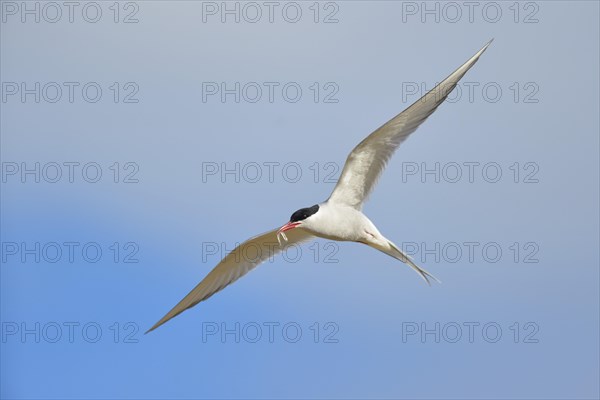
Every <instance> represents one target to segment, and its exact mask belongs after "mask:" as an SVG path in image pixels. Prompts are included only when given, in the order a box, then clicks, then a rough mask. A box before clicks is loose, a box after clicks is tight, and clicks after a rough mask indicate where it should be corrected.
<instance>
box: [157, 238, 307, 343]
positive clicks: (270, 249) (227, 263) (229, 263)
mask: <svg viewBox="0 0 600 400" xmlns="http://www.w3.org/2000/svg"><path fill="white" fill-rule="evenodd" d="M286 236H287V241H285V242H283V245H280V244H279V243H278V241H277V229H275V230H272V231H270V232H267V233H263V234H262V235H258V236H255V237H253V238H251V239H248V240H247V241H245V242H244V243H242V244H240V245H239V246H237V247H236V248H235V249H233V250H232V251H231V253H229V254H227V255H226V256H225V258H223V259H222V260H221V262H220V263H219V264H217V266H216V267H214V268H213V270H212V271H210V272H209V273H208V275H206V277H205V278H204V279H203V280H202V282H200V283H199V284H198V285H197V286H196V287H195V288H194V289H193V290H192V291H191V292H190V293H188V295H187V296H185V297H184V298H183V299H182V300H181V301H180V302H179V303H177V305H176V306H175V307H173V309H172V310H171V311H169V312H168V313H167V315H165V316H164V317H162V318H161V319H160V321H158V322H157V323H156V324H154V326H153V327H152V328H150V329H148V331H147V332H146V333H148V332H150V331H153V330H154V329H156V328H158V327H159V326H161V325H162V324H164V323H165V322H167V321H168V320H170V319H171V318H173V317H176V316H177V315H179V314H181V313H182V312H184V311H185V310H187V309H188V308H191V307H194V306H195V305H196V304H198V303H200V302H201V301H203V300H206V299H208V298H209V297H210V296H212V295H213V294H215V293H217V292H218V291H220V290H221V289H223V288H224V287H225V286H227V285H230V284H232V283H233V282H235V281H236V280H237V279H239V278H240V277H242V276H244V275H246V274H247V273H248V271H250V270H251V269H253V268H255V267H256V266H258V265H259V264H260V263H262V262H263V261H266V260H268V259H269V258H271V257H273V256H274V255H276V254H277V253H279V252H281V251H282V250H285V249H286V248H287V247H289V246H292V245H294V244H298V243H300V242H303V241H305V240H308V239H310V238H311V237H313V236H312V235H311V234H310V233H308V232H307V231H305V230H304V229H301V228H296V229H292V230H290V231H288V232H287V235H286Z"/></svg>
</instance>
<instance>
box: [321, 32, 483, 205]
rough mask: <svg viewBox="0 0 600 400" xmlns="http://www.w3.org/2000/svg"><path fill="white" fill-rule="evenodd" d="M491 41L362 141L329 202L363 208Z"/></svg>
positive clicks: (349, 158) (350, 156) (347, 162)
mask: <svg viewBox="0 0 600 400" xmlns="http://www.w3.org/2000/svg"><path fill="white" fill-rule="evenodd" d="M490 43H492V41H491V40H490V41H489V42H488V43H487V44H486V45H485V46H483V48H482V49H481V50H479V51H478V52H477V53H476V54H475V55H474V56H473V57H471V58H470V59H469V60H468V61H467V62H466V63H464V64H463V65H462V66H460V67H459V68H458V69H457V70H456V71H454V72H453V73H452V74H450V76H448V77H447V78H446V79H444V80H443V81H442V82H441V83H440V84H438V85H437V86H436V87H434V88H433V89H431V90H430V91H429V92H427V93H426V94H425V95H424V96H423V97H421V98H420V99H419V100H417V101H416V102H414V103H413V104H412V105H411V106H410V107H408V108H407V109H406V110H404V111H402V112H401V113H400V114H398V115H396V116H395V117H394V118H392V119H391V120H389V121H388V122H386V123H385V124H384V125H382V126H381V127H379V128H378V129H377V130H375V131H374V132H373V133H371V134H370V135H369V136H367V137H366V138H365V139H364V140H363V141H362V142H360V143H359V144H358V145H357V146H356V147H355V148H354V149H353V150H352V152H351V153H350V155H348V158H347V159H346V164H345V165H344V169H343V170H342V173H341V175H340V179H339V180H338V182H337V184H336V186H335V188H334V189H333V192H332V193H331V196H330V197H329V201H330V202H333V203H338V204H344V205H348V206H351V207H354V208H356V209H358V210H360V209H361V208H362V204H363V203H364V201H365V200H366V199H367V197H368V196H369V194H370V193H371V191H372V190H373V188H374V187H375V184H376V183H377V180H378V179H379V177H380V176H381V173H382V172H383V170H384V169H385V166H386V164H387V162H388V161H389V160H390V158H391V157H392V155H393V154H394V151H396V149H397V148H398V146H400V144H401V143H402V142H404V140H406V138H407V137H408V136H409V135H410V134H411V133H413V132H414V131H415V130H416V129H417V128H418V127H419V125H421V124H422V123H423V121H425V120H426V119H427V117H429V116H430V115H431V114H432V113H433V112H434V111H435V110H436V109H437V108H438V106H439V105H440V104H442V102H443V101H444V100H446V97H448V94H450V92H451V91H452V90H453V89H454V88H455V87H456V84H457V83H458V81H460V79H461V78H462V77H463V76H464V75H465V73H466V72H467V71H468V70H469V69H470V68H471V67H472V66H473V65H474V64H475V62H477V60H478V59H479V56H481V54H482V53H483V52H484V51H485V50H486V49H487V47H488V46H489V45H490Z"/></svg>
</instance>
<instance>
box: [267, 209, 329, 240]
mask: <svg viewBox="0 0 600 400" xmlns="http://www.w3.org/2000/svg"><path fill="white" fill-rule="evenodd" d="M317 211H319V205H318V204H315V205H314V206H312V207H307V208H301V209H299V210H298V211H295V212H294V213H293V214H292V216H291V217H290V222H288V223H287V224H285V225H284V226H282V227H281V228H279V230H278V231H277V237H278V238H279V235H282V236H283V238H284V239H285V240H287V238H286V236H285V233H284V232H286V231H289V230H290V229H294V228H298V227H302V226H304V227H308V226H307V225H310V222H311V217H313V216H314V215H315V214H316V213H317Z"/></svg>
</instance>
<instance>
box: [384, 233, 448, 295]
mask: <svg viewBox="0 0 600 400" xmlns="http://www.w3.org/2000/svg"><path fill="white" fill-rule="evenodd" d="M387 244H388V247H387V248H385V247H384V248H379V249H378V250H380V251H382V252H384V253H385V254H387V255H388V256H391V257H394V258H395V259H397V260H400V261H402V262H403V263H405V264H408V266H409V267H411V268H412V269H414V270H415V271H416V272H417V273H418V274H419V275H420V276H421V278H423V280H424V281H425V282H427V284H428V285H429V286H431V281H430V280H429V278H431V279H433V280H434V281H436V282H437V283H442V282H441V281H440V280H439V279H437V278H436V277H435V276H433V275H431V274H430V273H429V272H427V271H425V270H424V269H423V268H421V267H419V266H418V265H417V264H415V263H414V261H413V260H412V258H411V257H410V256H409V255H408V254H406V253H404V252H403V251H402V250H400V249H399V248H398V246H396V245H395V244H394V243H392V242H391V241H389V240H388V241H387Z"/></svg>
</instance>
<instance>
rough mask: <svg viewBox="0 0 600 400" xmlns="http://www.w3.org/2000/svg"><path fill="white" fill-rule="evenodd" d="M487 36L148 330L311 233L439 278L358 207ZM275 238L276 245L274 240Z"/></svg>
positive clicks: (458, 76) (471, 60) (226, 259)
mask: <svg viewBox="0 0 600 400" xmlns="http://www.w3.org/2000/svg"><path fill="white" fill-rule="evenodd" d="M492 40H493V39H492ZM491 42H492V41H491V40H490V41H489V42H488V43H487V44H486V45H485V46H483V48H482V49H481V50H479V51H478V52H477V53H476V54H475V55H474V56H473V57H471V58H470V59H469V60H468V61H467V62H465V63H464V64H463V65H461V66H460V67H459V68H458V69H457V70H456V71H454V72H453V73H452V74H450V76H448V77H447V78H446V79H444V80H443V81H442V82H441V83H439V84H438V85H437V86H436V87H435V88H433V89H432V90H430V91H429V92H427V93H426V94H425V95H424V96H423V97H421V98H420V99H419V100H417V101H416V102H414V103H413V104H412V105H411V106H410V107H408V108H407V109H406V110H404V111H402V112H401V113H400V114H398V115H396V116H395V117H394V118H392V119H391V120H389V121H388V122H386V123H385V124H383V125H382V126H381V127H379V128H378V129H377V130H375V132H373V133H371V134H370V135H369V136H367V137H366V138H365V139H364V140H363V141H362V142H360V143H359V144H358V146H356V147H355V148H354V149H353V150H352V152H351V153H350V155H349V156H348V158H347V159H346V164H345V165H344V169H343V170H342V174H341V175H340V179H339V180H338V182H337V184H336V186H335V188H334V189H333V192H332V193H331V196H329V198H328V199H327V200H326V201H324V202H322V203H319V204H315V205H314V206H312V207H307V208H302V209H300V210H298V211H296V212H294V213H293V214H292V216H291V217H290V221H289V222H288V223H287V224H285V225H283V226H282V227H281V228H278V229H274V230H272V231H269V232H267V233H263V234H262V235H258V236H255V237H253V238H251V239H248V240H247V241H245V242H244V243H242V244H241V245H239V246H237V247H236V248H235V249H234V250H232V251H231V252H230V253H229V254H227V255H226V256H225V258H223V259H222V260H221V262H219V264H217V266H216V267H215V268H214V269H213V270H212V271H210V272H209V273H208V275H206V277H205V278H204V279H203V280H202V281H201V282H200V283H199V284H198V285H197V286H196V287H195V288H194V289H193V290H192V291H191V292H190V293H189V294H188V295H187V296H185V297H184V298H183V300H181V301H180V302H179V303H178V304H177V305H176V306H175V307H173V309H172V310H171V311H169V312H168V313H167V314H166V315H165V316H164V317H162V318H161V320H160V321H158V322H157V323H156V324H155V325H154V326H153V327H152V328H150V329H149V330H148V332H150V331H152V330H154V329H156V328H158V327H159V326H161V325H162V324H164V323H165V322H167V321H168V320H170V319H171V318H173V317H175V316H177V315H179V314H181V313H182V312H183V311H185V310H187V309H188V308H191V307H193V306H195V305H196V304H198V303H200V302H201V301H204V300H206V299H208V298H209V297H210V296H212V295H213V294H215V293H217V292H218V291H220V290H222V289H223V288H224V287H225V286H227V285H230V284H232V283H233V282H235V281H236V280H238V279H239V278H240V277H242V276H244V275H245V274H247V273H248V271H250V270H251V269H254V268H255V267H256V266H257V265H259V264H260V263H261V262H263V261H265V260H267V259H268V258H269V257H271V256H272V255H274V253H279V252H281V251H283V250H285V249H286V248H287V247H288V246H291V245H295V244H298V243H300V242H304V241H306V240H309V239H311V238H314V237H321V238H325V239H331V240H339V241H350V242H359V243H364V244H366V245H367V246H371V247H373V248H375V249H377V250H379V251H381V252H383V253H385V254H387V255H389V256H392V257H394V258H395V259H398V260H400V261H402V262H403V263H406V264H408V265H409V266H410V267H411V268H412V269H414V270H415V271H416V272H417V273H418V274H419V275H420V276H421V277H422V278H423V279H424V280H425V281H426V282H427V283H428V284H429V283H430V282H429V279H433V280H435V281H437V282H439V281H438V280H437V279H436V278H435V277H433V276H432V275H431V274H430V273H429V272H427V271H425V270H424V269H422V268H420V267H419V266H418V265H416V264H415V263H414V262H413V261H412V260H411V258H410V256H408V255H407V254H405V253H404V252H403V251H402V250H400V249H399V248H398V246H396V245H395V244H394V243H392V241H390V240H389V239H387V238H386V237H385V236H383V235H382V234H381V233H380V232H379V230H377V228H376V227H375V225H374V224H373V222H371V220H369V218H367V216H366V215H365V214H363V213H362V211H361V209H362V206H363V203H364V202H365V200H366V199H367V196H368V195H369V194H370V193H371V191H372V190H373V188H374V187H375V183H376V182H377V179H378V178H379V176H380V175H381V173H382V172H383V169H384V168H385V166H386V163H387V162H388V161H389V159H390V158H391V157H392V154H393V153H394V151H395V150H396V149H397V148H398V146H399V145H400V143H402V142H404V140H406V138H407V137H408V136H409V135H410V134H411V133H413V132H414V131H415V130H416V129H417V128H418V127H419V125H421V124H422V123H423V121H425V120H426V119H427V117H429V116H430V115H431V114H432V113H433V112H434V111H435V110H436V108H438V106H439V105H440V104H442V102H443V101H444V100H445V99H446V97H448V94H449V93H450V92H451V91H452V90H453V89H454V88H455V87H456V84H457V83H458V81H460V79H461V78H462V77H463V76H464V75H465V73H466V72H467V71H468V70H469V69H470V68H471V67H472V66H473V65H474V64H475V62H477V60H478V59H479V56H481V54H482V53H483V52H484V51H485V50H486V49H487V47H488V46H489V45H490V43H491ZM282 239H283V240H282ZM277 242H279V246H277V245H275V246H274V245H273V244H276V243H277ZM250 248H253V249H260V252H258V256H257V257H255V258H254V259H252V260H249V259H245V258H244V256H243V254H246V253H245V252H246V250H248V249H250ZM252 254H254V253H253V252H252ZM148 332H146V333H148Z"/></svg>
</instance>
